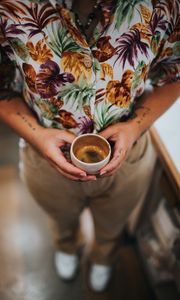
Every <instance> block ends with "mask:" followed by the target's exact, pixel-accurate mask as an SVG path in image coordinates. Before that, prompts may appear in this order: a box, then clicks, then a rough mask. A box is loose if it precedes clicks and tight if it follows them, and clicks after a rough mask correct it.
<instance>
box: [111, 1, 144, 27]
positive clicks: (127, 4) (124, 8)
mask: <svg viewBox="0 0 180 300" xmlns="http://www.w3.org/2000/svg"><path fill="white" fill-rule="evenodd" d="M142 2H143V3H146V2H148V1H146V0H126V1H124V0H118V3H117V8H116V13H115V20H116V21H115V29H116V30H119V28H120V27H121V25H122V24H123V22H124V21H125V20H128V23H129V24H130V22H131V20H132V18H133V16H134V14H135V12H134V10H135V8H136V6H137V5H138V4H139V3H142Z"/></svg>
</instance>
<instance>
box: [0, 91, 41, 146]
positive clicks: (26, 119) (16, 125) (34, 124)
mask: <svg viewBox="0 0 180 300" xmlns="http://www.w3.org/2000/svg"><path fill="white" fill-rule="evenodd" d="M0 99H1V100H0V120H2V121H3V122H5V123H6V124H7V125H8V126H10V127H11V128H12V129H14V131H15V132H16V133H17V134H18V135H19V136H21V137H23V138H24V139H25V140H27V141H28V142H30V143H32V144H35V142H36V141H37V137H38V134H39V133H40V132H42V130H44V128H43V127H42V126H41V125H40V124H39V123H38V121H37V119H36V117H35V116H34V115H33V113H32V112H31V110H30V109H29V108H28V107H27V105H26V104H25V103H24V102H23V100H22V99H21V98H20V96H17V95H15V94H14V93H11V92H9V93H6V94H5V95H4V97H3V93H1V92H0Z"/></svg>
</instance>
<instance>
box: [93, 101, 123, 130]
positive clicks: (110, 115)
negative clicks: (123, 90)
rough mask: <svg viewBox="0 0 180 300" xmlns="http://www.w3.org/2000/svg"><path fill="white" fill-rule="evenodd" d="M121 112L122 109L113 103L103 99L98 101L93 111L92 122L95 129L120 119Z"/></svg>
mask: <svg viewBox="0 0 180 300" xmlns="http://www.w3.org/2000/svg"><path fill="white" fill-rule="evenodd" d="M121 113H124V109H122V110H121V109H119V108H118V107H117V106H115V105H113V104H110V103H106V102H104V101H103V102H100V103H98V104H97V106H96V109H95V112H94V122H95V124H96V129H97V131H100V130H101V129H103V128H105V127H106V126H108V125H110V124H112V123H114V122H115V121H116V120H118V119H120V117H121Z"/></svg>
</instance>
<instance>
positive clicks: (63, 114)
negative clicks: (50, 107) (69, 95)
mask: <svg viewBox="0 0 180 300" xmlns="http://www.w3.org/2000/svg"><path fill="white" fill-rule="evenodd" d="M55 120H56V121H57V122H59V123H61V124H62V125H63V127H64V128H66V129H71V128H76V127H78V123H77V121H76V120H75V118H74V117H73V114H72V113H71V112H69V111H66V110H64V109H61V110H60V111H59V115H58V116H57V117H55Z"/></svg>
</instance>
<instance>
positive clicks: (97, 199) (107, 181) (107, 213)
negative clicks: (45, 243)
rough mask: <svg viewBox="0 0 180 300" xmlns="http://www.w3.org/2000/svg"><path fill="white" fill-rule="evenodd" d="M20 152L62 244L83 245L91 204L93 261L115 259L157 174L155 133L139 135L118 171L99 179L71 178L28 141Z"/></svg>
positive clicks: (32, 186) (66, 248) (24, 170)
mask: <svg viewBox="0 0 180 300" xmlns="http://www.w3.org/2000/svg"><path fill="white" fill-rule="evenodd" d="M20 156H21V160H22V166H23V168H22V170H21V172H22V176H23V178H24V180H25V182H26V184H27V186H28V188H29V190H30V192H31V193H32V195H33V196H34V199H35V200H36V202H37V203H38V204H39V205H40V206H41V207H42V208H43V209H44V210H45V211H46V212H47V214H48V215H49V216H50V218H51V219H52V220H53V222H54V224H55V227H56V233H57V234H56V245H57V247H58V249H61V250H62V251H65V252H67V253H74V252H76V251H77V250H78V248H79V242H78V234H79V216H80V214H81V212H82V210H83V209H84V208H85V207H87V206H88V207H89V209H90V210H91V213H92V216H93V221H94V228H95V241H94V245H93V247H92V251H91V253H90V260H91V261H93V262H96V263H102V264H109V263H111V262H113V258H114V257H115V249H116V246H117V240H118V238H119V235H120V233H121V231H122V229H123V227H124V225H125V224H126V222H127V219H128V217H129V215H130V213H131V212H132V210H133V209H134V207H135V206H136V204H137V203H138V200H139V199H140V198H141V196H142V195H144V193H145V192H146V191H147V188H148V186H149V183H150V180H151V177H152V174H153V169H154V164H155V157H156V156H155V151H154V148H153V146H152V143H151V138H150V134H149V132H147V133H145V134H144V135H143V136H142V137H141V138H140V139H139V140H138V142H137V143H136V144H135V146H134V147H133V148H132V150H131V152H130V154H129V156H128V158H127V160H126V161H124V162H123V164H122V166H121V168H120V169H119V171H118V172H117V173H116V174H115V175H113V176H110V177H105V178H99V179H97V181H93V182H75V181H71V180H68V179H66V178H65V177H63V176H61V175H60V174H59V173H58V172H57V171H56V170H54V169H53V168H52V167H51V166H50V165H49V164H48V162H47V161H46V160H45V159H44V158H42V157H41V156H40V155H39V154H38V153H37V152H36V151H35V150H34V149H33V148H32V147H31V146H30V145H29V144H27V143H26V144H25V146H24V147H23V148H22V149H20Z"/></svg>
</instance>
